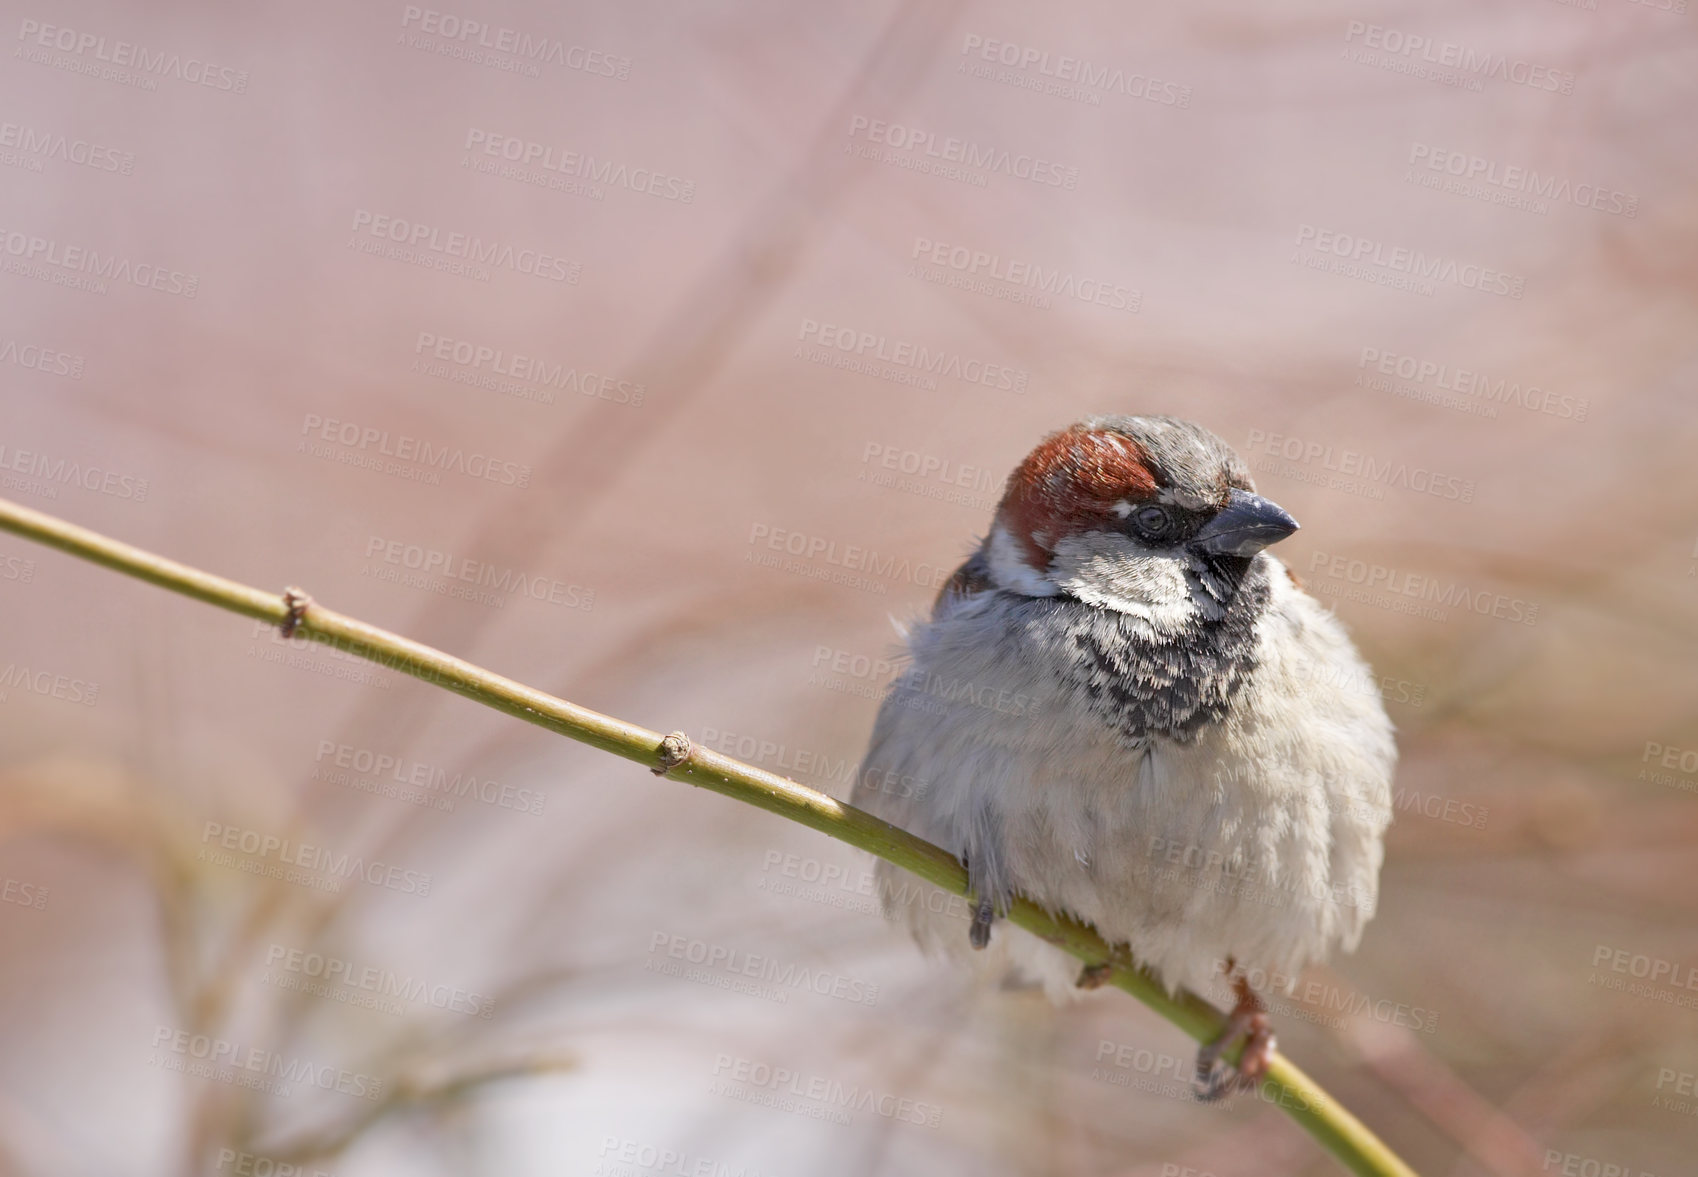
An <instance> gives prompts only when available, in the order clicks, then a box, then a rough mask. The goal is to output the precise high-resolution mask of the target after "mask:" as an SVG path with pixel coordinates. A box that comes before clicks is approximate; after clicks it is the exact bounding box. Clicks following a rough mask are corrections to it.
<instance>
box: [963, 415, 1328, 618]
mask: <svg viewBox="0 0 1698 1177" xmlns="http://www.w3.org/2000/svg"><path fill="white" fill-rule="evenodd" d="M1295 530H1297V521H1296V520H1295V519H1293V518H1291V516H1290V515H1288V514H1286V512H1285V511H1284V510H1282V509H1281V508H1280V507H1279V506H1277V505H1276V504H1274V503H1272V502H1269V501H1268V500H1267V499H1264V498H1262V497H1261V496H1260V495H1258V494H1256V493H1255V484H1254V483H1253V482H1252V481H1251V479H1250V471H1249V468H1248V467H1247V466H1246V465H1245V464H1244V461H1243V459H1242V458H1240V457H1239V456H1238V455H1237V454H1236V453H1235V452H1234V451H1233V450H1232V447H1230V446H1228V445H1227V444H1226V443H1225V442H1224V441H1222V440H1221V439H1220V438H1219V437H1216V436H1215V435H1214V434H1213V433H1210V432H1209V431H1208V430H1206V429H1204V428H1202V427H1201V426H1199V425H1195V424H1193V423H1192V422H1189V421H1183V420H1180V419H1178V418H1175V417H1121V416H1105V417H1092V418H1089V419H1087V420H1085V421H1081V422H1079V423H1078V424H1075V425H1071V426H1069V427H1068V428H1066V429H1063V430H1061V431H1060V432H1058V433H1053V434H1051V435H1050V436H1048V437H1046V438H1044V440H1043V441H1041V442H1039V443H1038V445H1037V447H1036V448H1035V449H1033V450H1032V452H1031V453H1029V454H1027V455H1026V457H1025V459H1024V460H1023V461H1022V462H1021V463H1020V465H1019V466H1017V467H1016V468H1015V469H1014V472H1013V473H1012V474H1010V475H1009V477H1008V484H1007V487H1006V489H1005V490H1004V492H1003V497H1002V501H1001V503H1000V505H999V506H998V507H997V512H996V522H995V525H994V528H993V536H992V539H993V546H994V545H996V544H998V543H1000V544H1001V545H1003V546H1005V547H1006V548H1007V549H1008V551H1007V553H1006V556H1005V558H1004V560H1003V563H1004V564H1005V565H1006V564H1007V563H1008V558H1009V557H1011V558H1012V559H1013V560H1016V561H1018V563H1019V564H1021V565H1023V566H1024V567H1022V568H1019V569H1017V570H1016V576H1017V577H1018V578H1026V577H1030V578H1032V580H1031V583H1032V584H1038V583H1043V582H1047V577H1048V573H1049V571H1050V568H1051V563H1052V561H1053V559H1054V556H1055V553H1056V549H1057V547H1058V545H1061V544H1062V543H1063V542H1064V541H1065V540H1067V539H1068V538H1069V537H1075V536H1081V535H1087V534H1089V533H1093V532H1096V533H1110V534H1114V535H1117V536H1123V537H1124V538H1125V539H1126V540H1127V541H1129V542H1128V548H1127V550H1128V551H1129V552H1146V553H1149V554H1151V555H1157V554H1169V553H1174V554H1177V553H1180V552H1183V553H1185V554H1188V555H1189V556H1191V557H1194V558H1195V559H1196V560H1197V561H1199V562H1203V563H1206V564H1208V565H1211V566H1215V565H1219V564H1221V563H1224V562H1232V561H1235V560H1246V561H1247V560H1248V559H1250V558H1252V557H1254V556H1255V554H1256V553H1257V552H1259V551H1261V549H1262V548H1263V547H1265V546H1267V545H1268V544H1271V543H1276V542H1278V541H1279V540H1281V539H1284V538H1285V537H1286V536H1288V535H1290V534H1291V533H1292V532H1293V531H1295ZM1009 587H1018V586H1009Z"/></svg>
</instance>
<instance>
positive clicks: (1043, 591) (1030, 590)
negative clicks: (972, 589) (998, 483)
mask: <svg viewBox="0 0 1698 1177" xmlns="http://www.w3.org/2000/svg"><path fill="white" fill-rule="evenodd" d="M986 562H987V563H988V564H989V565H990V574H991V579H992V580H993V581H995V582H996V583H997V584H998V585H1001V586H1002V587H1003V588H1006V589H1011V590H1012V591H1014V592H1017V593H1024V594H1025V595H1026V596H1028V597H1053V596H1057V595H1058V594H1059V593H1060V592H1061V590H1060V589H1059V588H1057V587H1056V586H1055V585H1054V584H1053V583H1052V582H1051V581H1050V580H1049V578H1048V577H1046V576H1044V575H1043V574H1042V573H1040V572H1038V571H1036V570H1035V569H1033V567H1032V566H1031V565H1030V564H1028V563H1026V561H1025V559H1024V558H1023V557H1022V556H1021V553H1020V546H1019V545H1018V544H1016V543H1015V542H1014V537H1013V536H1011V535H1009V534H1008V529H1007V528H1006V527H1004V526H1003V525H1002V524H1000V523H998V524H997V525H996V526H995V527H994V528H992V529H991V535H990V550H989V552H988V553H987V555H986Z"/></svg>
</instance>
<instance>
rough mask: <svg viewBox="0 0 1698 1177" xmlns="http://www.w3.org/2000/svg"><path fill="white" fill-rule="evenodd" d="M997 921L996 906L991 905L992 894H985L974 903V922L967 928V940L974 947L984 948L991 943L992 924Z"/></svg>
mask: <svg viewBox="0 0 1698 1177" xmlns="http://www.w3.org/2000/svg"><path fill="white" fill-rule="evenodd" d="M995 922H996V908H995V907H993V906H992V905H991V901H990V896H988V895H987V896H983V897H981V898H980V899H979V901H978V902H977V903H976V904H974V905H973V922H972V924H971V925H970V926H969V927H968V928H967V942H968V943H969V944H971V945H972V946H973V947H974V948H983V947H984V946H985V945H987V944H989V943H990V934H991V924H993V923H995Z"/></svg>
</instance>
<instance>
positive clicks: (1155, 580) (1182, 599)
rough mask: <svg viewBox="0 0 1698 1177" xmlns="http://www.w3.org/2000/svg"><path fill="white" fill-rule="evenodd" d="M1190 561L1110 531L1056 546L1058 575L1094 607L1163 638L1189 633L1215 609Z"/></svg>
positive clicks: (1062, 584) (1071, 538)
mask: <svg viewBox="0 0 1698 1177" xmlns="http://www.w3.org/2000/svg"><path fill="white" fill-rule="evenodd" d="M1186 568H1187V563H1186V560H1185V559H1184V558H1183V557H1182V556H1177V555H1174V554H1173V553H1170V552H1164V551H1156V550H1153V549H1150V548H1146V547H1143V546H1141V545H1139V544H1134V543H1133V542H1132V541H1131V540H1129V539H1127V538H1126V537H1125V536H1122V535H1116V534H1112V533H1109V532H1086V533H1085V534H1083V535H1075V536H1069V537H1067V538H1066V539H1064V540H1062V541H1061V542H1060V543H1059V544H1057V545H1056V549H1055V562H1054V571H1053V573H1052V576H1053V577H1054V580H1055V582H1056V584H1057V585H1059V586H1060V587H1061V588H1062V589H1063V590H1065V591H1066V592H1068V593H1070V594H1071V595H1073V596H1075V597H1077V598H1079V600H1081V601H1084V602H1085V603H1086V604H1088V605H1098V606H1101V607H1103V608H1106V609H1113V610H1115V611H1116V612H1118V613H1125V614H1128V615H1130V616H1133V617H1138V618H1142V619H1143V620H1145V621H1147V622H1148V623H1149V624H1150V628H1151V629H1152V630H1154V631H1155V633H1157V634H1173V633H1179V632H1182V631H1184V630H1185V629H1186V628H1187V627H1188V626H1190V625H1191V624H1192V623H1193V622H1194V621H1195V620H1196V618H1197V616H1198V614H1199V613H1200V612H1204V611H1207V610H1209V609H1211V608H1212V607H1213V605H1212V602H1209V601H1208V600H1207V598H1206V597H1203V596H1201V595H1200V594H1199V593H1197V591H1196V590H1195V588H1194V587H1193V586H1192V584H1191V581H1190V579H1189V578H1188V577H1187V576H1186V575H1185V573H1186Z"/></svg>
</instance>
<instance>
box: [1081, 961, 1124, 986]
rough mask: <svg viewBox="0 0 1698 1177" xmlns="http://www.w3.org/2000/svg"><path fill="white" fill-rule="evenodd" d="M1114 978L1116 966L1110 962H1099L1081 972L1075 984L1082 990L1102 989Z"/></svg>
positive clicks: (1087, 966)
mask: <svg viewBox="0 0 1698 1177" xmlns="http://www.w3.org/2000/svg"><path fill="white" fill-rule="evenodd" d="M1113 976H1114V965H1113V964H1112V963H1111V962H1109V961H1106V960H1104V961H1099V962H1098V963H1096V964H1088V965H1086V966H1085V967H1084V968H1082V969H1080V970H1079V979H1078V980H1077V981H1075V982H1073V983H1074V985H1076V986H1078V987H1079V988H1080V989H1101V988H1102V987H1103V986H1104V985H1106V984H1108V983H1109V979H1110V978H1112V977H1113Z"/></svg>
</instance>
